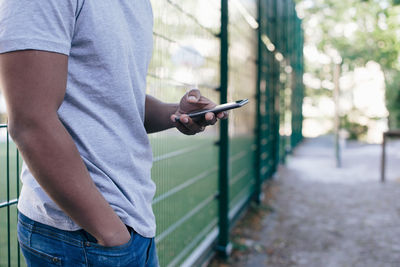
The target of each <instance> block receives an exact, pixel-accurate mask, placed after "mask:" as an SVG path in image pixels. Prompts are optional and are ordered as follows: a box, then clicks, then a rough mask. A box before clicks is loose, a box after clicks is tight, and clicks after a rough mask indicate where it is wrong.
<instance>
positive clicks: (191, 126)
mask: <svg viewBox="0 0 400 267" xmlns="http://www.w3.org/2000/svg"><path fill="white" fill-rule="evenodd" d="M187 118H188V122H187V123H183V125H184V126H185V127H186V128H188V129H189V130H191V131H193V132H195V133H198V132H201V128H202V127H204V126H206V125H203V124H199V123H196V122H194V121H193V120H192V119H191V118H190V117H189V116H187Z"/></svg>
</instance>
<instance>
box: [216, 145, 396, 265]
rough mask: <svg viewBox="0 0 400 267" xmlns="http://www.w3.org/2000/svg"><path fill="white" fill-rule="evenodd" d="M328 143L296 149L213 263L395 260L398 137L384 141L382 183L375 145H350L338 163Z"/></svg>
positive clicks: (380, 262)
mask: <svg viewBox="0 0 400 267" xmlns="http://www.w3.org/2000/svg"><path fill="white" fill-rule="evenodd" d="M332 147H333V146H332V143H331V142H330V139H329V138H326V137H324V138H318V139H311V140H307V141H305V142H304V143H303V144H301V145H300V147H298V148H297V149H296V151H295V152H294V154H293V155H292V156H290V157H289V158H288V161H287V164H286V166H285V167H283V168H281V169H280V171H279V173H278V177H277V178H276V179H275V180H274V181H273V182H272V183H271V185H270V187H269V190H268V191H266V193H267V198H266V201H264V203H263V205H262V206H261V211H260V208H259V210H258V211H254V208H253V211H252V210H251V211H250V213H249V214H247V215H246V217H245V220H244V221H245V223H243V222H241V223H240V224H239V226H238V227H237V229H236V230H235V232H234V234H233V237H232V239H233V240H234V247H236V250H235V252H234V254H233V257H232V258H231V259H230V260H229V261H228V262H225V263H219V266H221V265H229V266H252V267H255V266H277V267H283V266H285V267H286V266H307V267H314V266H315V267H336V266H340V267H347V266H360V267H369V266H371V267H386V266H388V267H389V266H396V267H397V266H400V142H394V141H391V142H390V143H389V147H388V165H387V173H388V174H387V177H388V179H387V182H386V183H384V184H382V183H380V182H379V177H380V176H379V173H380V169H379V168H380V155H381V148H380V146H378V145H363V144H358V143H349V144H348V145H347V147H346V148H345V149H344V150H343V166H342V168H336V167H335V161H334V157H333V148H332ZM271 191H272V193H271ZM271 194H272V196H271ZM268 205H269V206H271V207H272V210H273V212H271V213H268V212H263V211H262V208H263V207H267V208H268ZM254 216H255V217H254ZM254 218H256V219H254ZM257 218H258V219H257ZM246 220H247V222H246ZM257 225H258V226H257ZM217 265H218V264H217ZM212 266H215V263H214V265H213V264H212Z"/></svg>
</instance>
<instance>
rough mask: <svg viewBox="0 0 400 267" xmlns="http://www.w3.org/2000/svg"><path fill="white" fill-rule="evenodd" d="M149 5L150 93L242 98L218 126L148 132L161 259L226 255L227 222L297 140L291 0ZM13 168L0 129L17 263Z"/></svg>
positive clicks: (2, 177)
mask: <svg viewBox="0 0 400 267" xmlns="http://www.w3.org/2000/svg"><path fill="white" fill-rule="evenodd" d="M151 2H152V6H153V14H154V38H153V39H154V46H153V51H154V52H153V59H152V62H151V64H150V67H149V71H148V76H147V93H148V94H151V95H154V96H155V97H157V98H159V99H161V100H162V101H166V102H177V101H179V99H180V97H181V96H182V95H183V94H184V93H185V92H186V91H187V90H188V89H190V88H194V87H196V88H199V89H200V90H201V92H202V94H203V95H205V96H206V97H208V98H210V99H212V100H213V101H214V102H216V103H218V102H220V101H221V99H225V100H227V101H235V100H239V99H244V98H247V99H249V100H250V103H249V104H248V105H246V106H245V107H243V108H241V109H240V110H237V111H233V112H231V113H230V118H229V121H228V122H226V125H225V126H224V124H221V125H217V126H216V127H208V128H207V129H206V131H205V132H203V133H202V134H200V135H196V136H194V137H193V136H184V135H182V134H180V133H178V132H177V130H175V129H171V130H167V131H164V132H160V133H155V134H151V135H150V141H151V144H152V147H153V154H154V162H153V168H152V179H153V180H154V181H155V183H156V184H157V193H156V195H155V197H154V200H153V208H154V212H155V214H156V220H157V234H156V242H157V250H158V255H159V260H160V264H161V266H191V265H193V264H195V263H196V262H201V260H202V259H203V257H205V256H206V255H209V254H208V253H212V252H213V251H215V249H217V250H219V251H223V252H225V253H226V252H228V251H229V237H228V236H227V233H228V232H229V227H231V226H232V224H233V222H234V221H235V219H236V218H237V215H238V214H239V213H240V211H241V210H242V209H243V208H244V207H246V204H247V203H249V201H250V200H251V199H252V198H253V197H254V198H255V199H256V200H257V199H258V197H259V195H260V187H261V183H262V182H263V181H265V180H267V179H269V178H270V177H271V176H272V174H273V173H274V172H275V171H276V168H277V165H278V163H279V162H280V161H282V160H283V159H284V157H285V155H286V153H288V152H290V150H291V149H292V148H293V147H294V146H295V145H297V143H299V142H300V141H301V138H302V136H301V125H302V115H301V106H302V99H303V92H304V90H303V84H302V73H303V59H302V50H303V33H302V29H301V21H300V19H298V17H297V15H296V12H295V5H294V2H293V1H292V0H284V1H279V0H259V1H257V0H247V1H244V0H229V1H228V0H221V1H213V0H204V1H194V0H193V1H192V0H190V1H188V0H186V1H183V0H153V1H151ZM224 21H225V22H227V23H224ZM224 32H225V33H226V34H224ZM224 65H226V67H224ZM223 133H226V135H224V134H223ZM223 161H225V162H226V164H225V165H226V166H225V165H223ZM20 164H21V159H20V157H19V154H18V151H17V149H16V147H15V145H14V144H13V142H12V141H11V139H10V138H9V136H8V134H7V125H5V124H4V125H1V127H0V266H21V265H22V266H24V262H23V258H22V257H21V255H20V253H19V249H18V242H17V238H16V218H17V210H16V204H17V201H18V194H19V190H20V184H19V179H18V175H19V166H20ZM221 166H222V167H221ZM223 168H226V173H225V174H224V172H223ZM223 175H225V176H226V177H225V178H226V181H225V186H224V183H222V182H221V181H222V180H223V178H222V176H223ZM221 203H225V207H226V208H223V207H224V206H223V205H221ZM221 218H226V220H227V222H226V223H225V224H221V220H222V219H221ZM223 228H228V229H223ZM221 236H222V238H221ZM221 240H222V241H221Z"/></svg>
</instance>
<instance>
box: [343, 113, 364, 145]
mask: <svg viewBox="0 0 400 267" xmlns="http://www.w3.org/2000/svg"><path fill="white" fill-rule="evenodd" d="M341 125H342V127H343V128H344V129H346V130H347V131H348V133H349V139H350V140H361V139H362V138H363V137H364V136H365V135H366V134H367V131H368V126H366V125H362V124H360V123H358V122H356V121H352V120H351V119H350V118H349V116H348V115H345V116H343V117H342V118H341Z"/></svg>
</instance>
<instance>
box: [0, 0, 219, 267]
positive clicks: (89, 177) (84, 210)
mask: <svg viewBox="0 0 400 267" xmlns="http://www.w3.org/2000/svg"><path fill="white" fill-rule="evenodd" d="M152 20H153V17H152V10H151V5H150V2H149V0H135V1H133V0H130V1H128V0H118V1H115V0H114V1H109V0H40V1H36V0H0V88H1V89H2V90H3V92H4V95H5V98H6V103H7V110H8V116H9V123H8V125H9V132H10V134H11V136H12V138H13V140H14V141H15V142H16V144H17V146H18V148H19V150H20V152H21V154H22V156H23V158H24V166H23V170H22V175H21V179H22V181H23V188H22V192H21V196H20V199H19V204H18V209H19V211H20V215H19V223H18V238H19V242H20V244H21V249H22V252H23V254H24V256H25V259H26V261H27V264H28V266H53V265H62V266H158V261H157V255H156V250H155V246H154V239H153V237H154V235H155V219H154V215H153V212H152V208H151V201H152V198H153V195H154V192H155V185H154V183H153V182H152V181H151V177H150V169H151V164H152V153H151V148H150V145H149V141H148V138H147V133H152V132H157V131H162V130H165V129H168V128H171V127H177V128H178V129H179V130H180V131H181V132H183V133H184V134H189V135H191V134H195V133H198V132H201V131H203V130H204V127H205V126H207V125H210V124H214V123H215V122H216V120H217V118H216V117H215V115H214V114H213V113H207V114H206V116H205V119H203V120H202V121H200V122H194V121H192V120H191V119H190V118H189V117H188V116H187V115H185V113H188V112H190V111H192V110H197V109H207V108H211V107H214V106H215V104H214V103H212V102H211V101H210V100H208V99H207V98H205V97H203V96H201V95H200V92H199V91H198V90H191V91H190V92H188V93H187V94H186V95H185V96H183V98H182V99H181V101H180V103H179V104H168V103H163V102H161V101H159V100H157V99H155V98H154V97H151V96H148V95H146V94H145V85H146V72H147V68H148V64H149V61H150V58H151V53H152V25H153V22H152ZM177 116H180V121H178V122H175V118H176V117H177ZM217 116H218V118H223V117H226V114H223V113H220V114H218V115H217Z"/></svg>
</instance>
